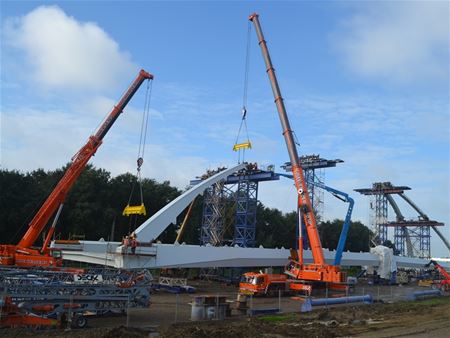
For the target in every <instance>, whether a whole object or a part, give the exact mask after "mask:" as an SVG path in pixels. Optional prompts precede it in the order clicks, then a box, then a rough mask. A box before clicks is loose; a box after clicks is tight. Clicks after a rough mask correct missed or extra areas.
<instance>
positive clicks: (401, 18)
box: [333, 1, 450, 84]
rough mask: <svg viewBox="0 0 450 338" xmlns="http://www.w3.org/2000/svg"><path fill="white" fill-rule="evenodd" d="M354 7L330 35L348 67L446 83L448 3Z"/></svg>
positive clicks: (382, 76)
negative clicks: (352, 11)
mask: <svg viewBox="0 0 450 338" xmlns="http://www.w3.org/2000/svg"><path fill="white" fill-rule="evenodd" d="M357 8H358V9H357V14H355V15H353V16H352V17H350V18H348V19H347V20H345V21H344V22H342V25H341V27H340V29H339V31H338V32H336V34H335V35H333V43H334V44H335V46H336V47H337V48H338V50H339V51H340V52H341V53H342V55H343V56H344V59H345V62H346V64H347V65H348V67H349V68H350V69H351V70H352V71H354V72H355V73H357V74H360V75H362V76H364V77H367V78H374V79H377V80H383V81H387V82H389V83H391V82H392V83H402V84H404V83H414V82H415V81H420V80H423V81H431V82H437V83H442V82H443V81H444V82H446V83H448V81H449V60H450V58H449V44H450V42H449V38H450V33H449V3H448V2H446V1H440V2H439V1H404V2H403V1H402V2H395V1H390V2H376V3H367V2H365V3H364V5H358V7H357ZM428 84H429V83H428Z"/></svg>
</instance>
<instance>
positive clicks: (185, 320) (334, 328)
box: [0, 281, 450, 338]
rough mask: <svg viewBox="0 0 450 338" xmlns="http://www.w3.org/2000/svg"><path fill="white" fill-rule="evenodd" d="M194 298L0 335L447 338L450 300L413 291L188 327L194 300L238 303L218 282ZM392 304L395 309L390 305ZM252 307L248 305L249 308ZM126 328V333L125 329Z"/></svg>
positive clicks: (286, 306) (290, 304) (379, 292)
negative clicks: (77, 326) (418, 296)
mask: <svg viewBox="0 0 450 338" xmlns="http://www.w3.org/2000/svg"><path fill="white" fill-rule="evenodd" d="M192 285H193V286H195V287H197V293H196V294H195V295H189V294H180V295H178V296H177V295H174V294H170V293H164V292H156V293H154V294H153V295H152V305H151V306H150V308H148V309H130V311H129V314H128V316H125V315H121V316H108V317H100V318H95V317H92V318H89V321H88V328H86V329H83V330H70V331H68V330H46V331H43V332H36V331H35V332H33V331H29V330H18V329H8V330H0V337H14V338H18V337H20V338H22V337H35V336H37V337H44V336H47V337H88V338H89V337H119V338H120V337H149V334H151V335H152V336H153V335H154V334H155V333H158V334H159V335H161V336H162V337H300V336H305V337H336V336H355V335H356V336H363V337H395V336H414V337H430V336H433V337H448V332H450V296H447V297H443V298H437V299H429V300H425V301H422V302H405V301H404V299H405V298H406V295H407V294H409V293H411V292H412V291H414V290H417V289H418V288H417V287H414V286H408V287H396V286H386V287H378V286H368V285H366V286H364V285H360V286H359V287H358V288H357V289H356V291H355V294H358V295H361V294H372V297H373V298H374V299H375V300H377V301H380V302H383V303H377V304H373V305H360V306H350V305H346V306H339V307H329V308H328V309H326V308H320V309H315V310H314V311H313V312H311V313H299V309H300V302H299V301H298V300H293V299H291V298H290V297H280V298H278V297H274V298H266V297H258V298H253V299H252V301H251V307H252V308H253V309H267V308H278V307H280V308H281V311H282V312H283V314H281V315H270V316H267V315H266V316H257V317H252V318H250V317H247V316H239V315H237V314H233V316H232V317H231V318H227V319H226V320H224V321H217V320H212V321H206V322H192V321H190V315H191V305H190V304H189V303H190V302H191V301H192V298H193V296H198V295H201V294H210V295H219V294H220V295H225V296H227V297H228V299H230V300H234V299H236V288H235V287H233V286H227V285H223V284H220V283H217V282H204V281H202V282H193V283H192ZM421 290H423V289H421ZM392 301H395V303H392V304H389V303H390V302H392ZM249 305H250V304H249ZM126 326H128V328H127V327H126Z"/></svg>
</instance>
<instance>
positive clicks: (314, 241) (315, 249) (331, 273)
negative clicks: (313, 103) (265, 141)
mask: <svg viewBox="0 0 450 338" xmlns="http://www.w3.org/2000/svg"><path fill="white" fill-rule="evenodd" d="M249 20H250V21H251V22H253V24H254V26H255V30H256V35H257V37H258V43H259V46H260V47H261V52H262V56H263V59H264V62H265V66H266V71H267V75H268V76H269V80H270V85H271V86H272V92H273V96H274V99H275V105H276V107H277V110H278V115H279V118H280V122H281V127H282V130H283V135H284V139H285V142H286V146H287V150H288V153H289V158H290V160H291V163H292V174H293V178H294V182H295V187H296V190H297V194H298V207H299V208H298V209H299V212H300V214H301V217H303V221H304V224H305V227H306V231H307V235H308V238H309V243H310V247H311V251H312V256H313V260H314V263H312V264H304V262H303V244H302V238H301V237H300V238H299V240H298V250H297V252H294V253H293V254H291V257H290V261H289V263H288V265H287V266H286V267H285V271H284V272H285V274H287V275H289V276H291V277H293V278H295V279H297V280H301V281H305V282H306V283H301V282H300V283H291V285H290V287H291V289H294V290H303V291H307V292H310V291H311V285H310V284H308V282H312V281H316V282H325V283H333V284H339V283H343V282H345V278H346V275H345V273H343V272H341V271H340V267H339V266H335V265H330V264H327V263H326V262H325V259H324V256H323V249H322V244H321V242H320V237H319V232H318V230H317V226H316V218H315V216H314V211H313V208H312V205H311V200H310V198H309V194H308V189H307V186H306V182H305V177H304V174H303V170H302V167H301V166H300V162H299V159H298V153H297V148H296V145H295V142H294V137H293V132H292V129H291V126H290V124H289V118H288V116H287V113H286V108H285V106H284V102H283V97H282V96H281V92H280V87H279V85H278V81H277V77H276V75H275V69H274V68H273V65H272V60H271V58H270V55H269V50H268V48H267V44H266V41H265V39H264V35H263V32H262V29H261V25H260V23H259V16H258V14H257V13H253V14H252V15H250V16H249ZM299 224H301V222H299ZM299 234H301V230H300V231H299ZM300 236H301V235H300Z"/></svg>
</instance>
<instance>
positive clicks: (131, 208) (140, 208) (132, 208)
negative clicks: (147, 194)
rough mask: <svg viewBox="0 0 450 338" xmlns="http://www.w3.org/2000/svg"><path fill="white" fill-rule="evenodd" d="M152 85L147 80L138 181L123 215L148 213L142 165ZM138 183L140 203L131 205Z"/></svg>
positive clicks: (138, 155) (135, 220)
mask: <svg viewBox="0 0 450 338" xmlns="http://www.w3.org/2000/svg"><path fill="white" fill-rule="evenodd" d="M152 87H153V81H152V80H149V81H148V82H147V91H146V94H145V102H144V111H143V113H142V120H141V126H140V136H139V148H138V153H137V160H136V164H137V168H136V181H133V185H132V187H131V193H130V197H129V198H128V203H127V206H126V207H125V208H124V209H123V212H122V215H123V216H131V215H144V216H145V215H147V211H146V209H145V205H144V195H143V191H142V176H141V167H142V165H143V164H144V154H145V143H146V139H147V130H148V120H149V116H150V100H151V96H152ZM136 183H137V184H138V185H139V195H140V203H141V204H140V205H131V202H132V198H133V194H134V190H135V186H136ZM136 222H137V217H135V218H134V227H136ZM130 230H131V217H130V223H129V233H130Z"/></svg>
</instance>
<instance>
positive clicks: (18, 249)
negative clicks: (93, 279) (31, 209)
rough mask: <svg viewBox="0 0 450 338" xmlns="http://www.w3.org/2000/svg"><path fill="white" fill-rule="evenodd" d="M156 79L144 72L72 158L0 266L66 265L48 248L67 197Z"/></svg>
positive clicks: (4, 250) (0, 248)
mask: <svg viewBox="0 0 450 338" xmlns="http://www.w3.org/2000/svg"><path fill="white" fill-rule="evenodd" d="M150 79H153V75H152V74H150V73H147V72H146V71H145V70H141V71H140V72H139V74H138V76H137V77H136V79H135V80H134V81H133V83H132V84H131V86H130V87H129V88H128V90H127V91H126V92H125V94H124V95H123V96H122V98H121V100H120V101H119V103H118V104H117V105H116V106H114V108H113V109H112V111H111V112H110V113H109V114H108V116H107V117H106V119H105V120H104V121H103V123H102V124H101V125H100V127H99V128H98V129H97V131H96V132H95V134H94V135H91V136H90V137H89V139H88V141H87V143H86V144H85V145H84V146H83V147H82V148H81V149H80V150H79V151H78V152H77V153H76V154H75V155H74V156H73V157H72V162H71V164H70V166H69V168H68V169H67V170H66V173H65V174H64V176H63V177H62V178H61V180H60V181H59V182H58V184H57V185H56V187H55V188H54V189H53V191H52V192H51V194H50V195H49V196H48V197H47V200H46V201H45V202H44V204H43V205H42V206H41V208H40V209H39V211H38V212H37V213H36V215H35V216H34V217H33V219H32V221H31V222H30V224H29V227H28V230H27V232H26V233H25V235H24V236H23V237H22V239H21V240H20V242H19V244H17V245H11V244H6V245H5V244H4V245H0V265H18V266H60V265H61V263H62V260H61V252H60V251H58V250H51V249H50V248H49V247H48V245H49V242H50V239H51V237H52V236H53V232H54V231H55V225H56V222H57V219H58V217H59V214H60V213H61V209H62V207H63V203H64V200H65V198H66V196H67V193H68V192H69V190H70V189H71V188H72V186H73V184H74V183H75V182H76V180H77V179H78V177H79V176H80V174H81V172H82V171H83V169H84V168H85V167H86V164H87V162H88V161H89V160H90V158H91V157H92V156H94V154H95V152H96V151H97V149H98V148H99V147H100V145H101V144H102V140H103V138H104V136H105V135H106V133H107V132H108V131H109V129H110V128H111V127H112V125H113V124H114V122H115V121H116V120H117V118H118V117H119V115H120V114H121V113H122V111H123V109H124V108H125V107H126V105H127V104H128V102H129V101H130V100H131V98H132V97H133V95H134V94H135V93H136V91H137V90H138V89H139V87H140V86H141V84H142V83H143V82H144V80H150ZM55 212H56V216H55V219H54V221H53V223H52V225H51V227H50V229H49V231H48V234H47V236H46V238H45V241H44V244H43V245H42V248H41V249H36V248H32V245H33V244H34V243H35V242H36V240H37V239H38V237H39V235H40V233H41V232H42V231H43V230H44V228H45V226H46V225H47V223H48V222H49V220H50V218H51V217H52V215H53V214H54V213H55Z"/></svg>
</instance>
